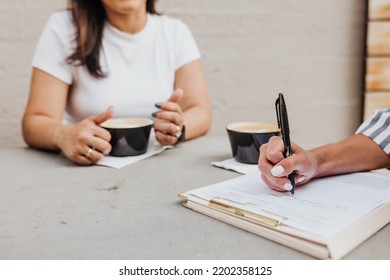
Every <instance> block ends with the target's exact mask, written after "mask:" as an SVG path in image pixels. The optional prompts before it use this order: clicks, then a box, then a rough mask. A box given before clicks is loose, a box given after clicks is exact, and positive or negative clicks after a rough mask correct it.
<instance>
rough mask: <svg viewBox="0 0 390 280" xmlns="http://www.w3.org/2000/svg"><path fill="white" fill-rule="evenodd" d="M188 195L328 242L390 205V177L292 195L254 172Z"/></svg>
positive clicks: (344, 179)
mask: <svg viewBox="0 0 390 280" xmlns="http://www.w3.org/2000/svg"><path fill="white" fill-rule="evenodd" d="M188 194H190V195H194V196H196V197H199V198H202V199H204V200H207V201H211V200H213V201H219V202H223V203H224V204H226V205H229V206H232V207H236V208H239V209H243V210H246V211H248V212H251V213H255V214H259V215H262V216H265V217H269V218H272V219H275V220H277V221H279V222H280V223H281V224H283V225H286V226H289V227H291V228H296V229H298V230H302V231H305V232H308V233H312V234H315V235H318V236H320V237H324V238H330V237H332V236H334V235H336V234H337V233H338V232H340V231H341V230H343V229H345V228H347V227H348V226H349V225H351V224H353V223H354V222H356V221H357V220H359V219H360V218H361V217H363V216H364V215H365V214H367V213H368V212H370V211H372V210H374V209H375V208H377V207H379V206H381V205H383V204H384V203H386V202H387V201H390V178H386V177H383V176H378V175H376V174H373V173H355V174H350V175H343V176H334V177H327V178H321V179H316V180H313V181H311V182H309V183H307V184H306V185H304V186H302V187H298V188H297V189H296V190H295V195H294V196H292V195H291V194H290V193H289V192H277V191H273V190H271V189H270V188H269V187H268V186H266V185H265V183H264V182H263V181H262V180H261V178H260V173H258V172H256V173H251V174H248V175H243V176H240V177H238V178H235V179H232V180H228V181H225V182H221V183H217V184H214V185H211V186H207V187H203V188H199V189H196V190H193V191H190V192H188ZM389 215H390V213H389Z"/></svg>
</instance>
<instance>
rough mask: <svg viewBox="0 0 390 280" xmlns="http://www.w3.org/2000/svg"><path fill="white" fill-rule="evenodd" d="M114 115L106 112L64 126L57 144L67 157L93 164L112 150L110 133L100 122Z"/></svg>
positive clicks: (108, 111) (110, 109)
mask: <svg viewBox="0 0 390 280" xmlns="http://www.w3.org/2000/svg"><path fill="white" fill-rule="evenodd" d="M112 115H113V109H112V107H110V108H109V109H108V110H107V111H106V112H104V113H102V114H100V115H96V116H91V117H89V118H86V119H84V120H82V121H80V122H78V123H75V124H71V125H64V126H62V127H61V128H60V129H59V131H58V132H57V137H56V138H57V141H56V142H57V145H58V147H59V148H60V149H61V150H62V152H63V153H64V154H65V156H66V157H67V158H69V159H70V160H72V161H74V162H77V163H79V164H81V165H91V164H93V163H96V162H97V161H99V160H100V159H102V158H103V157H104V156H105V155H107V154H108V153H109V152H110V151H111V145H110V143H109V141H110V139H111V135H110V133H109V132H108V131H107V130H106V129H104V128H102V127H100V124H101V123H102V122H104V121H106V120H107V119H110V118H111V117H112Z"/></svg>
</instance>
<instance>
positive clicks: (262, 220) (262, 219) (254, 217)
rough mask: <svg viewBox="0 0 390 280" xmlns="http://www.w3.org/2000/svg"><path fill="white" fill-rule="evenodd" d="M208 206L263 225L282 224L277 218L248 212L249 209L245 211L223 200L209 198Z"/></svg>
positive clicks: (275, 225)
mask: <svg viewBox="0 0 390 280" xmlns="http://www.w3.org/2000/svg"><path fill="white" fill-rule="evenodd" d="M209 206H210V207H213V208H216V209H219V210H221V211H223V212H228V213H230V214H233V215H236V216H240V217H243V218H246V219H248V220H250V221H252V222H255V223H257V224H261V225H264V226H268V227H277V226H281V225H282V223H281V222H279V221H278V220H275V219H272V218H269V217H266V216H262V215H259V214H256V213H252V212H249V211H246V210H243V209H239V208H237V207H234V206H231V205H228V204H225V203H223V202H220V201H216V200H213V199H212V200H210V202H209Z"/></svg>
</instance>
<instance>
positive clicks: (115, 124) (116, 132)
mask: <svg viewBox="0 0 390 280" xmlns="http://www.w3.org/2000/svg"><path fill="white" fill-rule="evenodd" d="M152 124H153V121H152V120H151V119H148V118H113V119H109V120H107V121H105V122H103V123H101V124H100V126H101V127H103V128H105V129H107V130H108V131H109V132H110V134H111V140H110V144H111V147H112V148H111V152H110V155H112V156H117V157H125V156H137V155H142V154H144V153H146V151H147V148H148V143H149V136H150V131H151V128H152Z"/></svg>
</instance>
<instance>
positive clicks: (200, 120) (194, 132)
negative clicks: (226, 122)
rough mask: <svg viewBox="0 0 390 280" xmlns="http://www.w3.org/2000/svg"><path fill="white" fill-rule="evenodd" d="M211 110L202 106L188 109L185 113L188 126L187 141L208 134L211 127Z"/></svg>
mask: <svg viewBox="0 0 390 280" xmlns="http://www.w3.org/2000/svg"><path fill="white" fill-rule="evenodd" d="M211 118H212V113H211V110H209V109H206V108H203V107H201V106H194V107H191V108H188V109H187V110H186V111H185V112H184V125H185V126H186V140H188V139H192V138H195V137H198V136H200V135H203V134H206V133H207V131H208V130H209V129H210V126H211Z"/></svg>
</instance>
